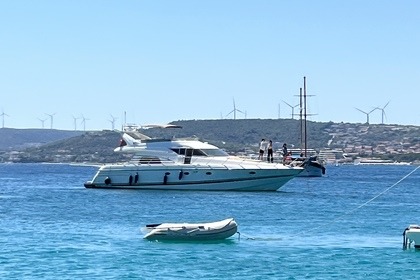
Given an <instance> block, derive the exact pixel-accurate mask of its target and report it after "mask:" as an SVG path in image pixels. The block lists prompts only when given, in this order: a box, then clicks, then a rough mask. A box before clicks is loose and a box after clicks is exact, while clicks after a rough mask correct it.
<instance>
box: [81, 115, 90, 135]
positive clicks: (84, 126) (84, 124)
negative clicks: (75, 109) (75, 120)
mask: <svg viewBox="0 0 420 280" xmlns="http://www.w3.org/2000/svg"><path fill="white" fill-rule="evenodd" d="M88 120H89V119H87V118H85V116H83V115H82V121H81V122H80V123H81V124H83V131H86V121H88Z"/></svg>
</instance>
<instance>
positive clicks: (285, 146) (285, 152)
mask: <svg viewBox="0 0 420 280" xmlns="http://www.w3.org/2000/svg"><path fill="white" fill-rule="evenodd" d="M286 157H287V145H286V143H284V144H283V164H284V163H285V162H286Z"/></svg>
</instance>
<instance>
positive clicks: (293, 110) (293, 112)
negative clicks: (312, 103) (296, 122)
mask: <svg viewBox="0 0 420 280" xmlns="http://www.w3.org/2000/svg"><path fill="white" fill-rule="evenodd" d="M283 102H284V104H286V105H287V106H289V107H290V108H292V119H294V118H295V108H296V107H297V106H299V104H297V105H295V106H292V105H290V104H289V103H287V102H286V101H284V100H283Z"/></svg>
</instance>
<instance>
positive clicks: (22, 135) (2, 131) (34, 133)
mask: <svg viewBox="0 0 420 280" xmlns="http://www.w3.org/2000/svg"><path fill="white" fill-rule="evenodd" d="M83 133H84V132H83V131H68V130H56V129H15V128H0V151H8V150H22V149H25V148H28V147H33V146H40V145H43V144H46V143H50V142H53V141H57V140H61V139H66V138H69V137H73V136H78V135H81V134H83Z"/></svg>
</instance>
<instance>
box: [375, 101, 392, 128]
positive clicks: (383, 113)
mask: <svg viewBox="0 0 420 280" xmlns="http://www.w3.org/2000/svg"><path fill="white" fill-rule="evenodd" d="M390 101H391V100H390ZM390 101H388V103H386V104H385V106H384V107H382V108H379V107H376V108H375V109H378V110H381V111H382V112H381V113H382V124H384V117H385V118H386V114H385V107H386V106H388V104H389V102H390Z"/></svg>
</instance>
